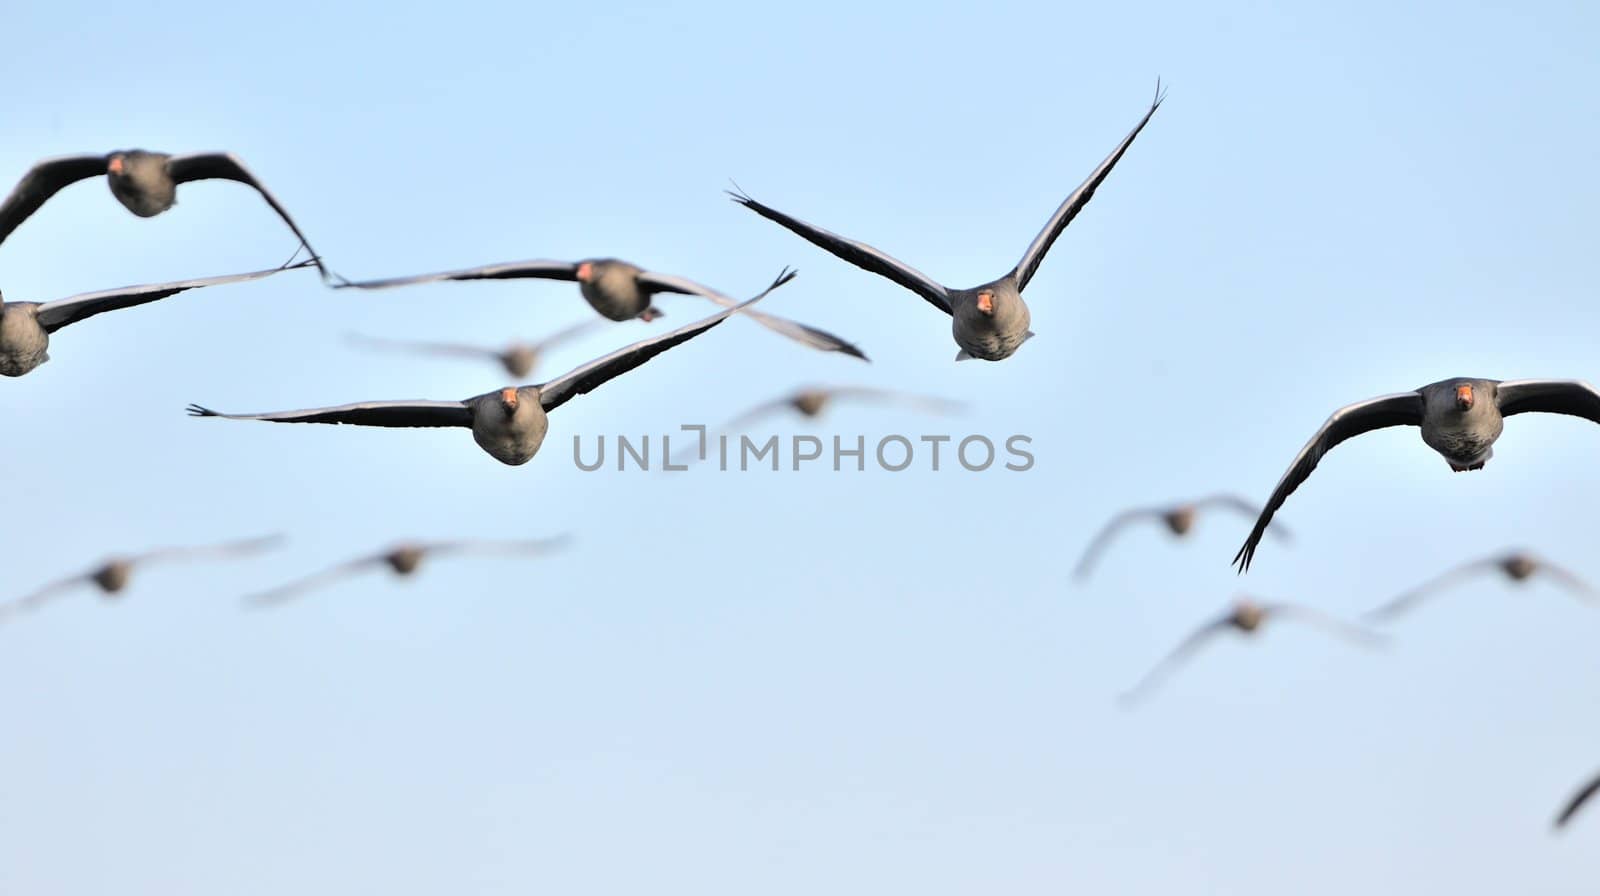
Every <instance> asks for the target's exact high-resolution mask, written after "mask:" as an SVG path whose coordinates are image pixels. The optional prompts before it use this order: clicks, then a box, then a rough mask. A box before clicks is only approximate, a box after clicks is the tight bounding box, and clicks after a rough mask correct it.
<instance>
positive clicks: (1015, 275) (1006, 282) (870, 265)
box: [729, 84, 1163, 361]
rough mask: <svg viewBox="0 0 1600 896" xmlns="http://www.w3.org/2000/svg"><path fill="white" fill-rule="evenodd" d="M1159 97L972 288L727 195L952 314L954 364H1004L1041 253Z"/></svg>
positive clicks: (1022, 320) (1022, 336) (1023, 325)
mask: <svg viewBox="0 0 1600 896" xmlns="http://www.w3.org/2000/svg"><path fill="white" fill-rule="evenodd" d="M1162 98H1163V94H1162V92H1161V85H1160V84H1157V85H1156V98H1155V100H1154V102H1152V103H1151V104H1150V111H1148V112H1146V113H1145V116H1144V118H1142V119H1140V121H1139V124H1138V125H1137V126H1135V127H1134V129H1133V130H1132V131H1131V132H1129V134H1128V136H1126V137H1124V138H1123V139H1122V142H1121V143H1120V144H1118V145H1117V148H1116V149H1114V150H1112V151H1111V155H1109V156H1107V157H1106V159H1105V161H1103V162H1101V163H1100V165H1099V166H1098V167H1097V168H1095V169H1094V171H1092V172H1090V173H1089V178H1088V180H1085V181H1084V182H1083V184H1082V185H1080V186H1079V187H1078V189H1077V190H1075V191H1074V192H1073V193H1072V195H1071V196H1068V197H1067V199H1066V201H1065V202H1063V203H1061V206H1060V207H1059V208H1057V209H1056V213H1055V214H1054V215H1052V216H1051V218H1050V220H1049V221H1047V222H1046V223H1045V226H1044V229H1043V230H1042V231H1040V232H1039V235H1038V236H1036V237H1034V238H1033V244H1032V245H1030V246H1028V250H1027V251H1026V252H1024V253H1023V254H1022V260H1021V261H1019V262H1017V266H1016V267H1014V268H1012V269H1011V270H1010V271H1009V272H1007V273H1006V274H1005V276H1003V277H1000V278H999V279H996V280H990V281H989V282H987V283H983V284H980V285H978V286H974V287H972V288H971V289H953V288H951V287H947V286H944V285H941V284H940V283H938V282H936V281H934V280H933V278H931V277H929V276H928V275H926V274H924V273H922V272H921V271H918V270H917V269H915V268H913V267H911V266H910V265H908V264H906V263H905V262H902V261H898V260H896V259H894V258H891V257H890V256H889V255H887V254H885V253H884V252H882V251H880V250H878V249H875V248H873V247H872V246H869V245H867V244H866V243H861V242H856V241H855V240H851V239H847V238H845V237H842V236H839V235H838V234H835V233H830V232H828V231H826V230H823V229H822V228H820V227H817V226H815V225H812V224H807V223H806V222H804V221H802V220H800V219H799V218H794V217H790V216H789V215H786V214H784V213H783V212H780V211H778V210H777V209H774V208H772V207H770V206H767V205H763V204H761V203H759V202H757V201H755V200H754V199H752V198H750V197H749V196H747V195H745V194H744V193H743V192H730V193H729V195H731V196H732V197H733V200H734V201H735V202H737V203H739V204H740V205H742V206H744V207H745V208H748V209H750V210H751V211H753V212H755V213H756V214H758V215H760V216H762V217H763V218H766V219H767V220H769V221H774V222H776V223H778V224H780V225H782V226H784V227H786V228H788V229H789V230H790V231H793V232H794V233H795V234H797V235H799V236H800V237H802V238H804V239H805V240H807V241H808V242H810V243H812V244H813V245H816V246H819V247H821V248H822V249H825V250H827V251H828V252H831V253H833V254H834V255H835V256H838V257H839V258H841V259H843V260H845V261H848V262H850V263H851V264H853V265H855V266H856V267H858V268H861V269H862V270H865V271H871V272H872V273H874V274H877V275H879V276H881V277H886V278H888V279H889V280H892V281H894V282H895V283H898V284H899V285H901V286H903V287H905V288H906V289H909V290H911V291H912V292H914V293H916V294H917V295H919V296H921V297H922V298H923V299H925V300H927V302H928V303H929V304H931V305H933V307H935V308H937V309H939V310H940V311H943V312H944V313H946V314H948V315H950V317H951V332H952V333H953V334H954V336H955V341H956V345H958V346H960V347H961V350H960V351H959V352H957V353H956V360H957V361H965V360H968V359H969V358H982V359H983V360H985V361H1002V360H1004V359H1006V358H1009V357H1011V355H1012V353H1013V352H1015V351H1016V350H1017V347H1018V346H1020V345H1022V343H1023V342H1026V341H1027V340H1028V338H1029V337H1031V336H1032V335H1033V331H1032V330H1029V329H1028V324H1029V322H1030V320H1031V317H1030V315H1029V313H1028V306H1027V304H1026V303H1025V302H1023V300H1022V291H1023V290H1025V289H1027V288H1028V281H1029V280H1031V279H1033V274H1034V272H1035V271H1037V270H1038V268H1039V264H1040V262H1042V261H1044V256H1045V253H1046V252H1049V251H1050V246H1051V244H1053V243H1054V242H1055V241H1056V237H1058V236H1060V235H1061V231H1063V230H1065V229H1066V228H1067V225H1068V224H1070V223H1072V219H1073V218H1075V217H1077V214H1078V212H1080V211H1082V210H1083V207H1084V206H1085V205H1088V204H1089V200H1090V199H1092V198H1093V197H1094V191H1095V190H1096V189H1098V188H1099V186H1100V184H1101V182H1102V181H1104V180H1105V179H1106V176H1107V175H1109V174H1110V173H1111V169H1112V168H1114V167H1115V166H1116V164H1117V162H1118V161H1120V160H1121V159H1122V155H1123V153H1125V152H1127V151H1128V147H1129V146H1132V145H1133V140H1134V138H1135V137H1137V136H1139V132H1140V131H1141V130H1143V129H1144V126H1145V124H1147V123H1148V122H1149V121H1150V116H1152V115H1154V114H1155V113H1156V109H1157V108H1159V107H1160V106H1161V100H1162Z"/></svg>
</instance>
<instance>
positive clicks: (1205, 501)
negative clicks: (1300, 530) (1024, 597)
mask: <svg viewBox="0 0 1600 896" xmlns="http://www.w3.org/2000/svg"><path fill="white" fill-rule="evenodd" d="M1212 507H1219V508H1223V509H1226V510H1233V511H1237V512H1238V513H1241V514H1243V515H1244V516H1246V517H1254V516H1255V515H1256V514H1258V513H1260V512H1261V508H1260V507H1259V506H1257V505H1254V504H1251V503H1250V502H1249V501H1246V500H1245V499H1243V498H1241V497H1239V496H1237V495H1212V496H1210V497H1208V498H1201V499H1199V500H1198V501H1190V502H1189V503H1187V504H1169V505H1167V506H1165V507H1135V508H1134V509H1132V510H1125V511H1123V512H1122V513H1119V514H1117V515H1116V516H1114V517H1112V518H1111V520H1110V522H1108V523H1106V524H1105V527H1104V528H1102V529H1101V530H1100V533H1099V534H1098V535H1096V536H1095V537H1094V540H1093V541H1091V542H1089V547H1088V548H1087V549H1085V550H1084V552H1083V557H1082V558H1081V559H1080V560H1079V561H1078V568H1077V569H1076V570H1075V571H1074V572H1073V576H1074V577H1075V578H1077V579H1079V580H1080V581H1081V580H1083V579H1087V578H1088V577H1089V572H1090V570H1091V569H1092V568H1093V567H1094V564H1095V561H1096V560H1098V559H1099V557H1100V554H1101V553H1102V552H1103V551H1105V549H1106V547H1108V546H1109V545H1110V543H1111V540H1112V539H1113V538H1114V537H1116V535H1117V534H1118V533H1119V532H1121V531H1122V530H1123V528H1125V527H1126V526H1128V525H1129V524H1130V523H1135V522H1139V521H1141V520H1160V521H1161V522H1162V523H1163V524H1164V525H1165V526H1166V527H1167V531H1169V532H1171V533H1172V534H1173V535H1174V536H1176V537H1178V538H1182V537H1183V536H1185V535H1188V534H1189V530H1190V529H1192V528H1194V521H1195V518H1196V517H1198V516H1199V515H1200V511H1202V510H1206V509H1208V508H1212ZM1268 531H1270V532H1272V533H1273V534H1274V535H1276V536H1278V537H1279V538H1282V539H1285V540H1288V538H1289V533H1288V531H1287V530H1285V529H1284V528H1283V525H1282V524H1281V523H1280V524H1278V525H1275V526H1273V527H1271V529H1269V530H1268Z"/></svg>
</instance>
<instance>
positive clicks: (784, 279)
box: [539, 269, 794, 412]
mask: <svg viewBox="0 0 1600 896" xmlns="http://www.w3.org/2000/svg"><path fill="white" fill-rule="evenodd" d="M793 279H794V273H793V272H792V271H789V270H788V269H785V270H784V271H783V273H781V274H779V275H778V279H777V280H774V281H773V283H772V285H771V286H769V287H767V288H766V289H765V290H763V291H762V293H761V295H758V296H756V297H755V298H753V299H750V300H749V301H746V302H740V303H739V304H737V305H735V306H733V307H732V308H725V309H723V310H722V311H720V312H718V313H716V314H713V315H711V316H710V317H707V318H705V319H703V320H698V321H695V322H694V323H692V324H689V325H688V326H684V327H679V328H678V329H676V330H673V331H672V332H670V333H665V334H663V335H661V336H657V337H655V338H654V339H646V340H644V341H643V342H635V343H634V344H633V345H630V346H627V347H626V348H622V349H618V350H617V351H614V352H612V353H611V354H609V355H606V356H605V357H603V358H600V359H598V360H595V361H590V362H589V363H588V364H585V365H583V366H582V367H579V368H577V369H576V370H573V371H570V372H568V373H566V374H565V375H563V376H560V377H557V378H556V379H553V380H551V381H549V382H548V383H545V384H543V385H541V386H540V387H539V403H540V404H541V405H542V406H543V407H544V409H545V411H546V412H549V411H553V410H555V409H556V408H558V407H561V406H562V405H563V404H566V403H567V402H568V401H570V400H572V398H573V397H574V396H578V395H583V394H585V393H587V392H591V391H593V390H594V389H596V388H598V387H599V386H600V385H601V384H602V383H605V382H607V381H608V380H612V379H615V378H616V377H619V376H621V375H622V374H624V373H627V372H628V371H630V370H632V369H634V368H635V367H638V366H639V365H641V364H643V363H644V362H646V361H648V360H650V359H651V358H654V357H655V356H656V355H659V354H661V353H662V352H664V351H666V350H667V349H669V348H672V347H673V346H675V345H679V344H682V343H684V342H688V341H689V340H690V339H693V338H694V337H696V336H699V335H700V334H701V333H704V332H705V331H707V330H709V329H711V328H712V327H715V326H716V325H718V324H720V323H722V322H723V321H725V320H727V319H728V317H729V316H730V315H732V314H736V313H738V312H739V311H742V310H743V309H745V308H746V307H748V306H749V305H751V304H753V303H755V302H759V301H761V300H762V299H763V298H766V296H767V293H770V292H772V291H773V290H774V289H777V288H778V287H780V286H782V285H783V284H785V283H788V282H789V281H790V280H793Z"/></svg>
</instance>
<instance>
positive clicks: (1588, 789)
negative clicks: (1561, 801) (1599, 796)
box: [1555, 776, 1600, 828]
mask: <svg viewBox="0 0 1600 896" xmlns="http://www.w3.org/2000/svg"><path fill="white" fill-rule="evenodd" d="M1597 791H1600V776H1597V777H1596V778H1595V779H1594V780H1593V781H1590V782H1589V783H1587V784H1585V785H1583V788H1582V789H1581V790H1579V791H1578V792H1577V793H1575V794H1573V795H1572V798H1571V799H1569V800H1567V804H1566V806H1564V807H1562V809H1561V814H1560V815H1557V816H1556V825H1555V826H1556V827H1557V828H1563V827H1566V825H1567V822H1569V821H1571V820H1572V816H1574V815H1576V814H1578V810H1579V809H1582V808H1583V804H1584V803H1587V802H1588V801H1589V798H1590V797H1592V796H1594V795H1595V793H1596V792H1597Z"/></svg>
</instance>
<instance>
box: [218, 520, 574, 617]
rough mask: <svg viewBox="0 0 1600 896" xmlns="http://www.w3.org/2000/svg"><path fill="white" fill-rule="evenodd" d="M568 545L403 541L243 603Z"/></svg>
mask: <svg viewBox="0 0 1600 896" xmlns="http://www.w3.org/2000/svg"><path fill="white" fill-rule="evenodd" d="M567 542H568V539H567V537H566V536H564V535H562V536H556V537H554V538H540V539H528V540H522V541H489V540H478V541H436V542H402V543H400V544H397V545H394V546H393V547H391V548H388V549H386V550H383V551H380V552H378V553H376V554H368V555H367V556H364V557H357V558H356V559H354V560H350V561H348V562H345V563H340V564H338V565H337V566H332V567H329V568H328V569H325V570H323V571H321V572H318V573H313V574H311V575H309V576H306V577H305V578H303V579H297V580H295V581H293V582H290V583H289V584H287V585H282V586H280V587H277V588H274V589H272V590H270V591H263V592H261V593H260V594H255V595H251V596H250V597H247V598H245V603H246V604H247V605H249V606H255V607H267V606H275V605H278V604H282V603H286V602H288V601H290V600H293V599H294V598H296V597H298V596H300V594H301V593H303V592H305V591H307V590H309V589H312V588H316V587H318V586H320V585H324V584H327V583H328V582H332V581H335V580H337V579H342V578H344V577H346V576H349V575H353V574H355V573H358V572H363V571H365V570H368V569H374V568H377V567H381V566H388V567H389V569H390V571H392V572H393V573H394V574H395V575H397V576H401V577H405V576H409V575H411V574H412V573H415V572H416V571H417V568H418V567H420V566H421V565H422V561H423V560H424V559H425V558H427V557H433V556H439V555H448V554H465V553H475V554H533V555H537V554H548V553H550V552H552V551H555V550H559V549H560V548H562V547H565V546H566V544H567Z"/></svg>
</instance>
